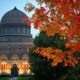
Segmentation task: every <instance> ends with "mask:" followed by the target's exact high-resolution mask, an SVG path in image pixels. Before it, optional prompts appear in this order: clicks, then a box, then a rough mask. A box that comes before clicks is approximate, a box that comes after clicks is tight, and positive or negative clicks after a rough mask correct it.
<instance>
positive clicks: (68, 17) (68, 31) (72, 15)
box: [29, 0, 80, 66]
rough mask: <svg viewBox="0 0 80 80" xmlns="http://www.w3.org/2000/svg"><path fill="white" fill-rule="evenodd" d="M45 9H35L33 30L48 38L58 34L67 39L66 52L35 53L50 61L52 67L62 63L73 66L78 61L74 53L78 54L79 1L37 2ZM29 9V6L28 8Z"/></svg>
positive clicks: (79, 32) (49, 0) (55, 0)
mask: <svg viewBox="0 0 80 80" xmlns="http://www.w3.org/2000/svg"><path fill="white" fill-rule="evenodd" d="M37 2H38V4H40V5H42V4H43V3H45V6H46V7H40V8H37V9H36V8H35V13H34V14H33V16H32V18H31V19H32V23H34V28H37V29H39V30H40V31H45V32H46V34H47V35H48V36H54V35H55V34H56V33H59V34H60V35H61V36H63V38H66V39H67V42H66V44H65V46H66V47H68V48H70V50H68V51H62V50H60V49H56V48H55V49H53V48H51V47H48V48H37V49H36V50H35V52H36V53H39V54H41V55H42V56H44V57H47V58H48V59H51V60H52V66H56V65H57V64H58V63H62V62H64V66H75V64H77V63H78V59H76V58H74V57H73V54H74V52H76V51H77V52H80V0H37ZM29 7H30V6H29Z"/></svg>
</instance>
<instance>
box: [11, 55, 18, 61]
mask: <svg viewBox="0 0 80 80" xmlns="http://www.w3.org/2000/svg"><path fill="white" fill-rule="evenodd" d="M10 60H13V61H15V60H19V57H18V55H16V54H14V55H12V56H11V59H10Z"/></svg>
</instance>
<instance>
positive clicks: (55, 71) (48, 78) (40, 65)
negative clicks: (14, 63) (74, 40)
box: [29, 32, 79, 80]
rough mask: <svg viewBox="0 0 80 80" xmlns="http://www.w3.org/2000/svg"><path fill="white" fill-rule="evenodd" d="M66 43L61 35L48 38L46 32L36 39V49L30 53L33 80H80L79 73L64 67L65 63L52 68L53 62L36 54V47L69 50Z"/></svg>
mask: <svg viewBox="0 0 80 80" xmlns="http://www.w3.org/2000/svg"><path fill="white" fill-rule="evenodd" d="M65 41H66V40H65V39H63V40H62V39H60V37H59V34H56V35H55V36H54V37H47V36H46V34H45V32H41V33H40V34H39V36H37V37H36V38H35V39H34V48H33V49H32V50H31V51H30V53H29V57H30V63H31V71H32V72H33V74H34V75H33V79H32V80H78V77H77V75H79V73H78V71H77V69H76V70H75V69H74V68H71V67H64V66H63V63H60V64H58V65H57V66H56V67H52V65H51V62H52V60H47V58H46V57H45V58H44V57H43V56H41V55H40V54H38V53H35V52H34V50H35V48H36V47H44V48H46V47H55V48H60V49H61V50H68V48H66V47H65V45H64V44H65ZM75 71H76V73H75ZM69 75H70V76H69Z"/></svg>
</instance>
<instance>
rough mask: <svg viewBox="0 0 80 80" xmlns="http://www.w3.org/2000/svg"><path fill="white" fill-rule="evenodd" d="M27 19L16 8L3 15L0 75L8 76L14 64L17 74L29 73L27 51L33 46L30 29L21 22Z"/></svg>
mask: <svg viewBox="0 0 80 80" xmlns="http://www.w3.org/2000/svg"><path fill="white" fill-rule="evenodd" d="M23 16H26V18H27V19H26V20H27V21H28V20H29V18H28V17H27V15H26V14H25V13H23V12H22V11H20V10H18V9H17V8H16V7H15V8H14V9H12V10H10V11H8V12H7V13H6V14H4V15H3V17H2V19H1V21H0V74H2V73H6V74H10V69H11V67H12V66H13V65H14V64H16V65H17V66H18V68H19V74H24V73H26V74H28V73H30V69H29V67H30V65H29V63H28V60H29V58H28V55H27V53H28V50H29V49H30V48H31V47H32V46H33V43H32V35H31V31H30V30H31V27H30V26H29V25H27V24H26V23H25V22H24V21H23V20H22V18H23Z"/></svg>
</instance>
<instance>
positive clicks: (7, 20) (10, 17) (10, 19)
mask: <svg viewBox="0 0 80 80" xmlns="http://www.w3.org/2000/svg"><path fill="white" fill-rule="evenodd" d="M24 16H26V14H25V13H23V12H22V11H20V10H18V9H17V8H16V7H15V8H14V9H12V10H10V11H8V12H7V13H6V14H5V15H4V16H3V17H2V19H1V24H24V21H23V20H22V19H23V17H24ZM26 17H27V16H26ZM28 19H29V18H28V17H27V20H28Z"/></svg>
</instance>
